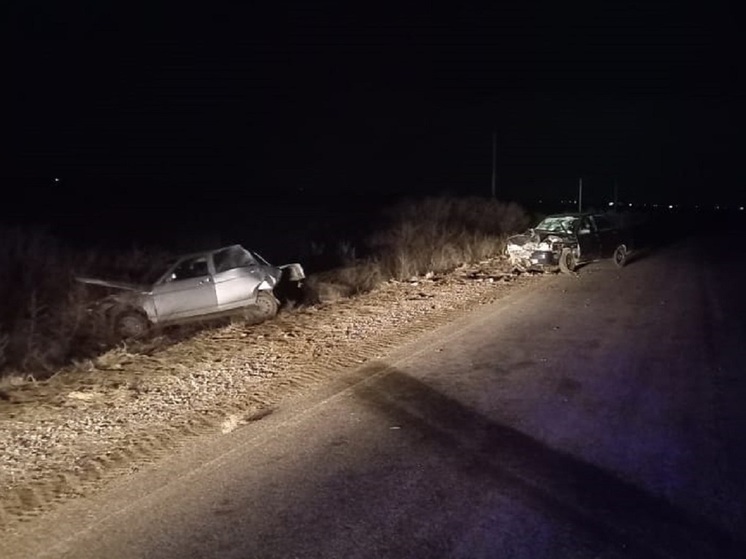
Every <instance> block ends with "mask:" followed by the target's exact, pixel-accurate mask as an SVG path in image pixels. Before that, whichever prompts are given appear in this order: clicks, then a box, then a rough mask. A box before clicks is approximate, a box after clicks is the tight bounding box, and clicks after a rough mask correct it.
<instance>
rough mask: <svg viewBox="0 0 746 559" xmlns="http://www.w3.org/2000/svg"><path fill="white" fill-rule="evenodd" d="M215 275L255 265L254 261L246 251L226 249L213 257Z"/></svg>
mask: <svg viewBox="0 0 746 559" xmlns="http://www.w3.org/2000/svg"><path fill="white" fill-rule="evenodd" d="M213 262H214V263H215V273H218V274H219V273H220V272H225V271H226V270H232V269H233V268H244V267H246V266H251V265H253V264H256V260H255V259H254V257H253V256H252V255H251V253H250V252H249V251H248V250H244V249H242V248H240V247H228V248H225V249H223V250H219V251H218V252H216V253H215V255H214V256H213Z"/></svg>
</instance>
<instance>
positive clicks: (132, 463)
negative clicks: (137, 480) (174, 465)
mask: <svg viewBox="0 0 746 559" xmlns="http://www.w3.org/2000/svg"><path fill="white" fill-rule="evenodd" d="M543 279H545V278H544V277H543V276H531V275H520V276H516V275H513V274H511V273H510V272H509V270H508V266H507V264H506V262H505V260H504V259H502V258H498V259H495V260H490V261H485V262H482V263H480V264H478V265H474V266H470V267H462V268H460V269H459V270H457V271H456V272H454V273H452V274H449V275H446V276H439V277H430V278H418V279H416V280H413V281H408V282H394V281H391V282H387V283H384V284H382V285H381V286H380V287H379V288H377V289H375V290H374V291H372V292H370V293H366V294H364V295H360V296H356V297H353V298H347V299H340V300H338V301H335V302H328V303H322V304H318V305H315V306H310V307H305V308H298V309H295V310H288V311H284V312H282V313H280V315H278V316H277V318H276V319H274V320H272V321H270V322H267V323H264V324H261V325H258V326H250V325H247V324H244V323H231V324H228V325H225V326H223V327H220V328H214V329H209V330H203V331H201V332H198V333H196V334H194V335H193V336H191V337H185V338H184V339H182V340H181V341H175V340H171V341H170V345H169V343H165V344H164V340H153V341H152V342H150V343H145V344H141V345H139V346H130V347H127V346H121V347H118V348H116V349H114V350H112V351H110V352H108V353H107V354H105V355H103V356H101V357H100V358H98V359H96V360H95V361H88V362H85V363H80V364H78V365H76V366H75V367H72V368H69V369H67V370H65V371H61V372H60V373H59V374H57V375H56V376H54V377H53V378H51V379H49V380H47V381H44V382H38V383H26V384H24V385H22V386H16V387H8V388H5V389H4V390H3V391H2V393H1V394H0V396H2V398H0V446H1V447H2V448H3V453H2V456H1V458H0V462H1V463H2V468H0V528H2V529H12V527H13V525H15V524H16V523H18V522H20V521H23V520H24V519H29V518H32V517H34V516H37V515H39V514H41V513H43V512H45V511H47V510H50V509H51V508H52V507H54V506H55V505H56V504H59V503H61V502H63V501H65V500H67V499H69V498H72V497H75V496H80V495H85V494H90V493H92V492H94V491H96V490H98V489H100V488H101V487H103V486H104V485H105V483H106V481H107V480H109V479H112V478H113V477H115V476H118V475H121V474H123V473H126V472H131V471H134V470H137V469H138V468H139V467H141V466H142V465H143V464H146V463H150V462H154V461H156V460H158V459H159V458H160V457H162V456H164V455H165V454H167V453H169V452H172V451H173V450H175V449H176V448H177V447H178V446H180V445H181V444H183V443H184V442H186V441H187V440H189V439H190V438H192V437H195V436H199V435H203V434H210V433H219V432H221V431H222V432H229V431H231V430H232V429H235V428H236V427H237V426H238V425H241V424H245V423H247V422H250V421H253V420H256V419H258V418H260V417H262V416H264V415H266V414H267V413H271V412H272V410H273V409H275V408H276V407H278V406H280V405H281V404H282V402H283V400H284V399H286V398H288V397H289V396H292V395H295V394H298V393H300V392H302V391H304V390H308V389H310V388H311V387H313V386H315V385H318V384H320V383H322V382H324V381H325V380H328V379H330V378H333V377H334V376H335V375H339V374H340V372H342V371H343V370H348V369H350V368H356V367H359V366H360V365H361V364H363V363H365V362H367V361H369V360H374V359H382V358H384V357H386V355H387V354H388V353H389V352H390V351H392V350H393V349H394V348H396V347H397V346H400V345H401V344H403V343H406V342H409V341H412V340H413V339H414V338H416V337H417V336H418V335H419V334H421V333H423V332H425V331H428V330H432V329H433V328H435V327H437V326H439V325H442V324H445V323H447V322H449V321H451V320H454V319H455V318H457V317H458V316H459V315H462V314H464V313H466V312H469V311H470V310H472V309H474V308H475V307H476V306H479V305H483V304H488V303H491V302H494V301H495V300H497V299H499V298H501V297H503V296H505V295H506V294H507V293H508V292H510V291H512V290H514V289H516V288H520V287H523V286H527V285H529V284H532V283H535V282H538V281H542V280H543Z"/></svg>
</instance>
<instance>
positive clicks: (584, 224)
mask: <svg viewBox="0 0 746 559" xmlns="http://www.w3.org/2000/svg"><path fill="white" fill-rule="evenodd" d="M580 229H581V230H583V229H585V230H588V231H595V230H596V228H595V227H594V226H593V221H591V218H589V217H584V218H583V219H582V220H581V221H580Z"/></svg>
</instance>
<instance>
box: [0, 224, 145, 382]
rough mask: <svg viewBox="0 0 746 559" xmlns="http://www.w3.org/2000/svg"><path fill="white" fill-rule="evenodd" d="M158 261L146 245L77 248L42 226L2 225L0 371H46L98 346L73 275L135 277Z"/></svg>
mask: <svg viewBox="0 0 746 559" xmlns="http://www.w3.org/2000/svg"><path fill="white" fill-rule="evenodd" d="M157 261H158V259H157V258H153V254H152V253H148V252H147V251H144V250H142V249H133V250H131V251H124V252H109V251H105V250H100V249H99V250H89V251H77V252H76V251H73V250H70V249H68V248H66V247H64V246H63V245H61V244H60V243H59V242H58V241H57V240H56V239H55V238H54V237H52V236H51V235H50V234H48V233H47V231H46V230H44V229H23V228H10V229H2V230H0V372H2V371H5V372H6V373H8V371H10V370H15V371H23V372H26V373H30V374H32V375H34V376H37V377H43V376H46V375H48V374H49V373H50V372H51V371H53V370H55V369H57V368H59V367H60V366H61V365H63V364H66V363H67V362H69V361H70V360H71V359H73V358H75V357H78V356H87V355H88V354H89V353H90V352H92V351H95V350H97V344H96V343H95V342H94V341H93V340H91V339H88V337H87V336H88V334H89V333H90V331H91V329H90V328H87V329H86V328H85V326H87V324H86V320H87V313H86V307H87V303H88V302H89V299H88V292H87V288H86V287H85V286H83V285H82V284H80V283H78V282H76V281H75V275H76V274H78V275H83V274H104V275H109V274H114V275H116V276H118V277H120V278H122V279H131V280H132V279H134V278H136V277H137V276H138V275H140V274H142V273H147V272H148V271H149V269H150V267H151V266H152V265H153V263H154V262H157ZM88 326H90V325H88Z"/></svg>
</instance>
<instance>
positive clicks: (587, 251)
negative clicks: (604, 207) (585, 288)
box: [505, 213, 632, 273]
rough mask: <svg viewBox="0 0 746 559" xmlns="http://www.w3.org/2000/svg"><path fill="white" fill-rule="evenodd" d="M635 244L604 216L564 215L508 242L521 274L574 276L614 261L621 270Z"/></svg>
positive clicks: (513, 264) (556, 215)
mask: <svg viewBox="0 0 746 559" xmlns="http://www.w3.org/2000/svg"><path fill="white" fill-rule="evenodd" d="M631 249H632V242H631V239H630V238H629V236H628V235H627V233H626V232H625V230H624V229H621V228H618V227H615V226H614V225H613V224H612V222H611V220H610V219H609V218H608V217H607V216H605V215H603V214H592V213H564V214H554V215H550V216H547V217H545V218H544V219H543V220H542V221H541V222H540V223H539V224H538V225H536V227H533V228H531V229H529V230H528V231H526V232H525V233H523V234H520V235H514V236H512V237H510V238H508V242H507V246H506V249H505V252H506V254H507V256H508V259H509V261H510V264H511V266H512V267H513V268H514V269H515V270H518V271H520V272H533V271H543V272H549V271H557V270H560V271H562V272H564V273H573V272H574V271H575V270H576V269H577V268H578V267H579V266H581V265H583V264H587V263H589V262H594V261H596V260H601V259H604V258H611V259H612V260H613V262H614V264H615V265H616V266H617V267H619V268H621V267H622V266H624V265H625V264H626V263H627V257H628V255H629V251H630V250H631Z"/></svg>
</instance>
